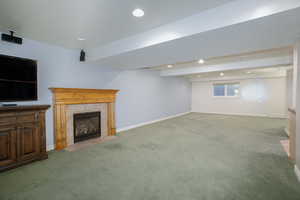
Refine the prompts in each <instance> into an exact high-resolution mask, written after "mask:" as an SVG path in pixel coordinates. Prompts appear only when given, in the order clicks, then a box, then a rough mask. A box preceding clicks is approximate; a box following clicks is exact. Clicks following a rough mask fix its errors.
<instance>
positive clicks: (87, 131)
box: [73, 112, 101, 143]
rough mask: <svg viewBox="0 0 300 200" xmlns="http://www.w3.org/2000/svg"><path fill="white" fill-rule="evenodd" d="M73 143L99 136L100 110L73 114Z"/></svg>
mask: <svg viewBox="0 0 300 200" xmlns="http://www.w3.org/2000/svg"><path fill="white" fill-rule="evenodd" d="M73 121H74V143H77V142H80V141H83V140H88V139H91V138H96V137H100V136H101V112H89V113H78V114H74V120H73Z"/></svg>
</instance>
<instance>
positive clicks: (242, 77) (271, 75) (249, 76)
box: [189, 70, 286, 82]
mask: <svg viewBox="0 0 300 200" xmlns="http://www.w3.org/2000/svg"><path fill="white" fill-rule="evenodd" d="M285 76H286V71H285V70H283V71H278V72H272V73H270V72H269V73H268V74H257V75H256V74H245V75H239V76H228V77H221V76H220V77H211V78H190V79H189V80H190V81H191V82H210V81H216V82H218V81H220V82H223V81H237V80H245V79H257V78H281V77H285Z"/></svg>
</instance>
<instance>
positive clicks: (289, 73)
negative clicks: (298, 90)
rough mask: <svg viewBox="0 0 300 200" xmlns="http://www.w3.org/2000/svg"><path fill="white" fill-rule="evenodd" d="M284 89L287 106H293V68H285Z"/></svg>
mask: <svg viewBox="0 0 300 200" xmlns="http://www.w3.org/2000/svg"><path fill="white" fill-rule="evenodd" d="M286 89H287V91H286V96H287V106H288V108H293V69H289V70H287V73H286Z"/></svg>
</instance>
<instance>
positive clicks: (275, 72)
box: [186, 66, 292, 81]
mask: <svg viewBox="0 0 300 200" xmlns="http://www.w3.org/2000/svg"><path fill="white" fill-rule="evenodd" d="M288 69H292V67H291V66H278V67H271V68H269V67H268V68H259V69H250V70H249V69H242V70H231V71H226V72H208V73H201V74H194V75H190V76H186V77H187V78H189V79H190V80H192V81H214V80H215V81H219V80H220V81H222V80H235V79H236V80H237V79H249V78H258V77H278V76H279V77H282V76H285V75H286V70H288ZM220 73H223V74H222V75H223V76H220Z"/></svg>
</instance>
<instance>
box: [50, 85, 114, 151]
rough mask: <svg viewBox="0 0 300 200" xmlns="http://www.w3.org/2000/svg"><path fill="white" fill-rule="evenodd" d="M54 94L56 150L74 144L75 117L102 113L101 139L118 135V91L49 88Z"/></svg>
mask: <svg viewBox="0 0 300 200" xmlns="http://www.w3.org/2000/svg"><path fill="white" fill-rule="evenodd" d="M49 89H50V90H51V91H52V93H53V108H54V112H53V114H54V127H55V129H54V130H55V149H56V150H62V149H65V148H66V147H68V146H70V145H72V144H74V136H73V115H74V114H75V113H85V112H99V111H100V112H101V137H105V136H113V135H115V134H116V126H115V100H116V94H117V92H118V90H101V89H79V88H49Z"/></svg>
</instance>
